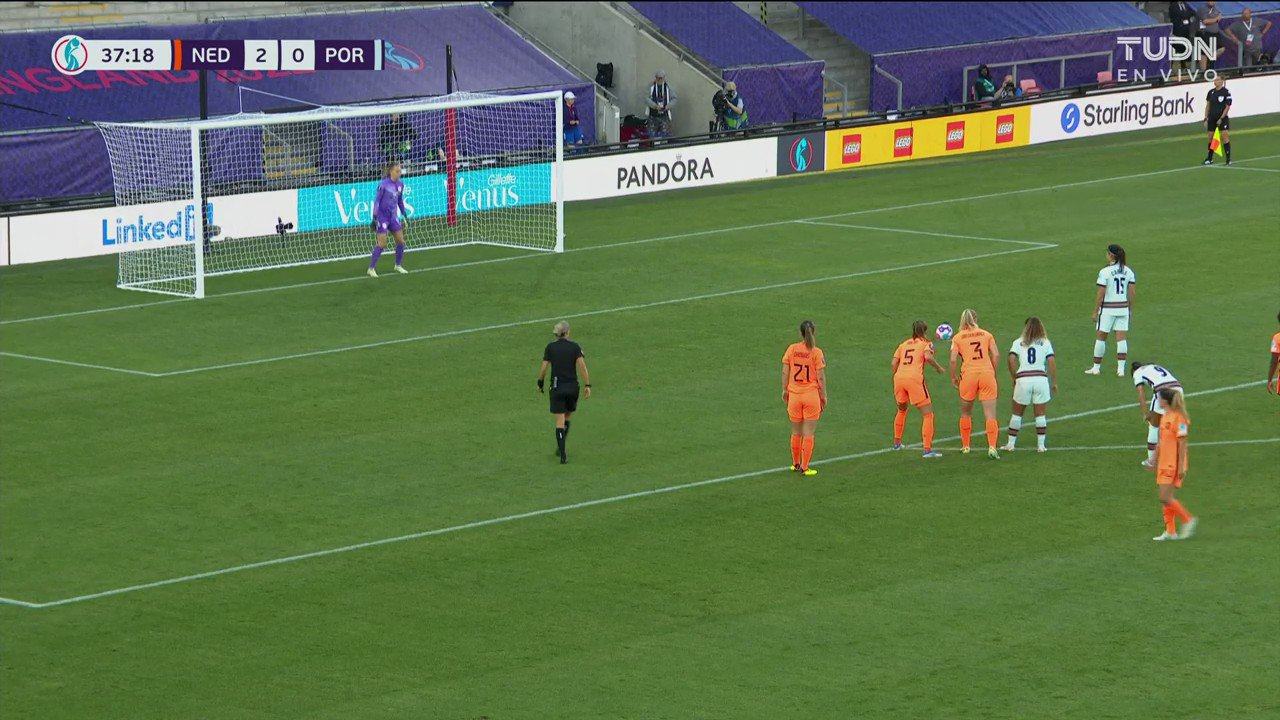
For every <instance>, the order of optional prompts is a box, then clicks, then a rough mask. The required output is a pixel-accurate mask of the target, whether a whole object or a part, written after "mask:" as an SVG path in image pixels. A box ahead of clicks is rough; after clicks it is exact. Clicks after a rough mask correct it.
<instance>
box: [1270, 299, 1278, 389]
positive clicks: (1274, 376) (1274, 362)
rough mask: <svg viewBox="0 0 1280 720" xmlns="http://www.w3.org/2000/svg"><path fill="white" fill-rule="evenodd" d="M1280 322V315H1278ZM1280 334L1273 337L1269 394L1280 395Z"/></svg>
mask: <svg viewBox="0 0 1280 720" xmlns="http://www.w3.org/2000/svg"><path fill="white" fill-rule="evenodd" d="M1276 320H1280V315H1276ZM1277 370H1280V332H1278V333H1276V334H1275V335H1272V336H1271V369H1270V370H1268V371H1267V392H1271V393H1275V394H1277V395H1280V373H1277V372H1276V371H1277Z"/></svg>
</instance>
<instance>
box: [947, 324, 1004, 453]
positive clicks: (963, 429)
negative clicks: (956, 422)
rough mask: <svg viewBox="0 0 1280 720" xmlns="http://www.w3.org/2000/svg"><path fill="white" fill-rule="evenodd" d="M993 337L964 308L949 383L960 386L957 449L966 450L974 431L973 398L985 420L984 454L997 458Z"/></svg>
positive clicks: (956, 338) (953, 347)
mask: <svg viewBox="0 0 1280 720" xmlns="http://www.w3.org/2000/svg"><path fill="white" fill-rule="evenodd" d="M997 355H998V354H997V353H996V339H995V338H994V337H992V336H991V333H989V332H987V331H986V330H983V329H982V328H980V327H978V314H977V313H976V312H974V311H972V310H965V311H964V312H963V313H961V314H960V331H959V332H957V333H956V334H955V337H953V338H951V384H952V385H955V386H956V387H957V388H959V389H960V452H962V453H964V454H966V455H968V454H969V436H970V435H971V434H973V401H974V400H980V401H981V402H982V417H983V418H984V419H985V420H986V421H987V423H986V428H987V457H989V458H992V459H995V460H999V459H1000V451H999V450H996V441H997V440H998V438H999V435H1000V422H999V421H998V420H996V396H997V387H998V386H997V384H996V362H997ZM957 358H963V360H964V366H963V368H962V369H961V374H959V375H957V374H956V359H957Z"/></svg>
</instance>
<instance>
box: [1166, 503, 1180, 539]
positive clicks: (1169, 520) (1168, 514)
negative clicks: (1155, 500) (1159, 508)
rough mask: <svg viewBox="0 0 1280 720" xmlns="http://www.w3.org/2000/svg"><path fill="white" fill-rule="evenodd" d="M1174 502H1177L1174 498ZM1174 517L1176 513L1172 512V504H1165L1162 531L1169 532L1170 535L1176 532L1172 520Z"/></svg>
mask: <svg viewBox="0 0 1280 720" xmlns="http://www.w3.org/2000/svg"><path fill="white" fill-rule="evenodd" d="M1174 502H1177V501H1176V500H1175V501H1174ZM1174 517H1176V515H1175V514H1174V512H1173V506H1172V505H1165V506H1164V531H1165V532H1167V533H1169V534H1170V535H1176V534H1178V526H1177V524H1176V523H1175V522H1174Z"/></svg>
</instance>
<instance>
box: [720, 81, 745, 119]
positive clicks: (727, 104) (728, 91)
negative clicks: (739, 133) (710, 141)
mask: <svg viewBox="0 0 1280 720" xmlns="http://www.w3.org/2000/svg"><path fill="white" fill-rule="evenodd" d="M746 126H747V106H746V103H745V102H743V100H742V96H741V95H739V94H738V84H737V83H735V82H734V81H732V80H730V81H729V82H727V83H725V84H724V128H725V129H726V130H741V129H742V128H744V127H746Z"/></svg>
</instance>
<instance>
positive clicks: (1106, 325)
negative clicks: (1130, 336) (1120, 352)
mask: <svg viewBox="0 0 1280 720" xmlns="http://www.w3.org/2000/svg"><path fill="white" fill-rule="evenodd" d="M1098 332H1104V333H1111V332H1129V309H1128V308H1124V309H1121V310H1116V309H1113V308H1103V309H1102V312H1100V313H1098Z"/></svg>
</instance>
